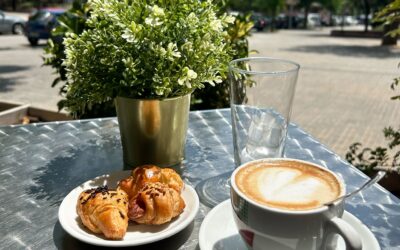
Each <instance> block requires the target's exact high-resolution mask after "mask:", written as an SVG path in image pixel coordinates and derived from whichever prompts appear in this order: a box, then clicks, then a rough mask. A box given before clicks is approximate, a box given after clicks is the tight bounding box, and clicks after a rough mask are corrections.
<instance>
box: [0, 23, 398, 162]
mask: <svg viewBox="0 0 400 250" xmlns="http://www.w3.org/2000/svg"><path fill="white" fill-rule="evenodd" d="M250 46H251V49H255V50H257V51H258V54H255V55H253V56H269V57H277V58H284V59H288V60H292V61H295V62H297V63H299V64H300V65H301V69H300V75H299V79H298V84H297V89H296V95H295V101H294V107H293V112H292V121H293V122H295V123H297V124H298V125H300V127H302V128H303V129H304V130H305V131H307V132H309V133H310V134H312V135H313V136H314V137H315V138H317V139H318V140H319V141H321V142H322V143H324V144H325V145H327V146H328V147H329V148H331V149H332V150H333V151H335V152H336V153H338V154H339V155H340V156H342V157H344V155H345V153H346V151H347V149H348V147H349V145H350V144H352V143H353V142H357V141H358V142H362V143H363V144H365V145H366V146H371V147H374V146H378V145H382V146H384V145H385V144H384V139H383V133H382V129H383V128H384V127H385V126H388V125H392V126H394V127H397V126H398V125H399V120H400V118H399V116H400V102H399V101H391V100H390V97H391V96H393V95H394V92H393V91H392V90H390V83H391V81H392V79H393V78H395V77H397V76H400V70H399V69H398V68H397V65H398V63H399V62H400V49H399V48H398V47H381V46H380V40H379V39H359V38H358V39H356V38H334V37H330V36H329V29H322V30H309V31H304V30H294V31H288V30H281V31H278V32H276V33H272V34H271V33H254V34H253V36H252V37H251V38H250ZM43 48H44V41H42V43H41V44H40V45H39V46H37V47H34V48H32V47H31V46H30V45H29V43H28V41H27V39H26V38H25V37H24V36H15V35H0V101H2V102H3V101H5V102H18V103H28V104H31V105H32V106H34V107H40V108H45V109H50V110H57V106H56V104H57V102H58V101H59V100H60V98H61V97H60V96H59V95H58V88H57V87H55V88H52V87H51V86H50V85H51V83H52V81H53V80H54V78H55V77H56V75H53V74H52V72H53V69H52V68H50V67H48V66H42V64H43V60H42V58H41V57H42V56H43Z"/></svg>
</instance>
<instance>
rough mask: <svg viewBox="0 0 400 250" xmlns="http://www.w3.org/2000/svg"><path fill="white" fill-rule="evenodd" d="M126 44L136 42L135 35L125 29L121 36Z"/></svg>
mask: <svg viewBox="0 0 400 250" xmlns="http://www.w3.org/2000/svg"><path fill="white" fill-rule="evenodd" d="M121 36H122V38H123V39H125V40H126V41H127V42H128V43H134V42H135V41H136V39H135V35H134V34H133V33H132V31H131V30H130V29H125V30H124V33H123V34H122V35H121Z"/></svg>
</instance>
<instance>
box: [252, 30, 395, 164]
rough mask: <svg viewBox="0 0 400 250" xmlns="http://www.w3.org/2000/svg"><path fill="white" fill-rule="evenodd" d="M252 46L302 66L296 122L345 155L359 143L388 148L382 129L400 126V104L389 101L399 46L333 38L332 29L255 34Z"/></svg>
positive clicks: (269, 54) (264, 54) (271, 55)
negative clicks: (351, 145) (384, 45)
mask: <svg viewBox="0 0 400 250" xmlns="http://www.w3.org/2000/svg"><path fill="white" fill-rule="evenodd" d="M250 46H251V48H252V49H256V50H258V51H259V55H261V56H270V57H278V58H285V59H290V60H293V61H296V62H298V63H299V64H300V65H301V70H300V75H299V79H298V85H297V89H296V96H295V101H294V108H293V113H292V121H293V122H295V123H297V124H299V125H300V126H301V127H302V128H304V129H305V130H306V131H308V132H309V133H311V134H312V135H313V136H314V137H316V138H317V139H318V140H320V141H321V142H322V143H324V144H325V145H327V146H328V147H330V148H331V149H332V150H334V151H335V152H337V153H338V154H339V155H340V156H344V155H345V153H346V152H347V150H348V147H349V145H350V144H352V143H353V142H356V141H358V142H362V143H363V144H365V145H368V146H378V145H385V144H384V143H385V141H384V139H383V134H382V129H383V128H384V127H385V126H388V125H392V126H394V127H398V126H400V102H399V101H397V102H395V101H391V100H389V98H390V97H391V96H393V95H394V92H393V91H391V90H390V83H391V80H392V79H393V78H395V77H396V76H400V70H399V69H398V68H397V65H398V64H399V63H400V48H399V47H381V46H380V40H379V39H359V38H334V37H330V36H329V30H328V29H324V30H322V31H321V30H319V31H279V32H277V33H273V34H271V33H256V34H254V36H253V37H252V38H251V39H250Z"/></svg>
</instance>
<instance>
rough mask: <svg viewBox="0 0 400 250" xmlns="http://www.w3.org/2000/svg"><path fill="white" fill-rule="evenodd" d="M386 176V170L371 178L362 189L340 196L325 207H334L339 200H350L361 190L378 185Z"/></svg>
mask: <svg viewBox="0 0 400 250" xmlns="http://www.w3.org/2000/svg"><path fill="white" fill-rule="evenodd" d="M385 174H386V171H384V170H381V171H378V172H377V173H376V174H375V176H374V177H373V178H371V179H370V180H369V181H367V182H366V183H364V184H363V185H362V186H361V187H360V188H358V189H356V190H354V191H353V192H351V193H348V194H345V195H342V196H339V197H338V198H336V199H334V200H332V201H329V202H326V203H325V204H324V205H326V206H329V205H332V204H333V203H334V202H336V201H339V200H342V199H346V198H349V197H350V196H353V195H355V194H357V193H358V192H360V191H361V190H363V189H365V188H368V187H370V186H372V185H374V184H375V183H377V182H378V181H380V180H381V179H382V178H383V177H384V176H385Z"/></svg>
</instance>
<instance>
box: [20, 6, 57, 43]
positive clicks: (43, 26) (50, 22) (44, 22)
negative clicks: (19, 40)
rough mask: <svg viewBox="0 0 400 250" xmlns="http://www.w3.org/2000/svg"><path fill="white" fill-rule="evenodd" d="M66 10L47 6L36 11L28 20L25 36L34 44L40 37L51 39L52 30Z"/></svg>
mask: <svg viewBox="0 0 400 250" xmlns="http://www.w3.org/2000/svg"><path fill="white" fill-rule="evenodd" d="M64 12H65V10H64V9H60V8H46V9H40V10H36V11H34V12H33V13H32V14H31V15H30V16H29V19H28V22H26V26H25V36H26V37H27V38H28V41H29V43H30V44H31V45H32V46H35V45H37V44H38V42H39V40H40V39H49V38H50V37H51V30H52V29H53V28H54V27H56V26H57V25H58V21H57V17H59V16H60V15H61V14H63V13H64Z"/></svg>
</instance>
